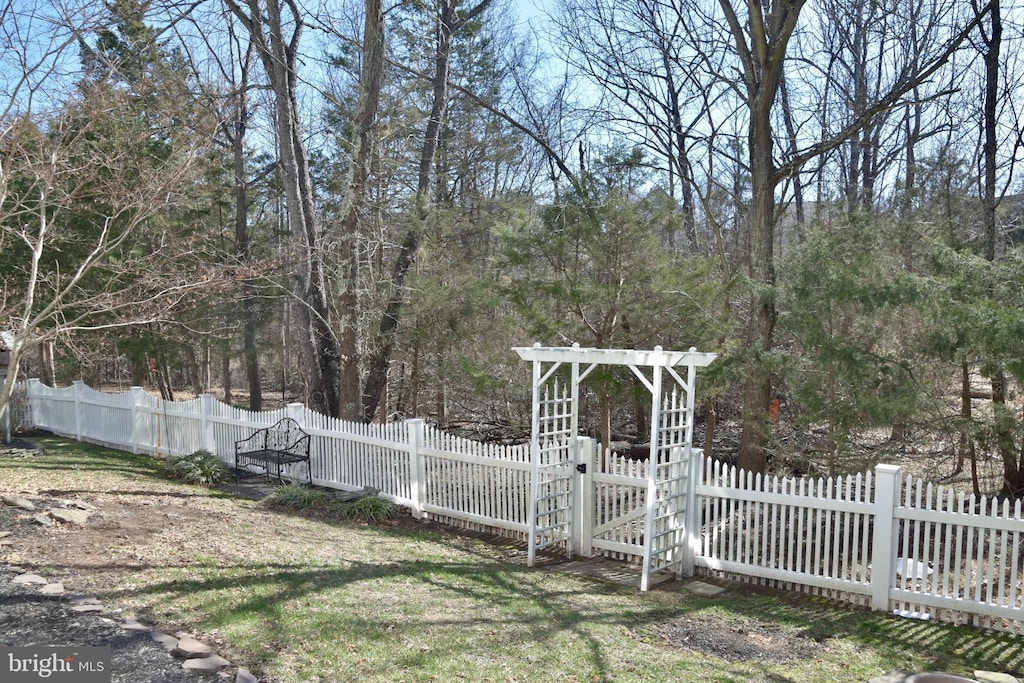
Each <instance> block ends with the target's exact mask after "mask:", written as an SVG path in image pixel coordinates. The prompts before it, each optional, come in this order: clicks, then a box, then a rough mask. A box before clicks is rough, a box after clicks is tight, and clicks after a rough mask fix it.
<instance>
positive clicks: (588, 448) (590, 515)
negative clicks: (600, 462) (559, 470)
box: [571, 436, 597, 557]
mask: <svg viewBox="0 0 1024 683" xmlns="http://www.w3.org/2000/svg"><path fill="white" fill-rule="evenodd" d="M596 449H597V441H595V440H594V439H591V438H589V437H586V436H581V437H578V438H577V439H576V457H575V458H574V460H575V466H576V472H577V474H576V479H575V481H574V482H573V483H574V484H575V486H576V495H575V497H574V502H575V507H574V509H573V513H572V515H573V516H572V543H571V547H572V551H573V553H575V554H577V555H580V556H581V557H592V556H593V554H594V545H593V541H594V463H595V462H596V461H597V459H596V458H595V457H594V451H595V450H596ZM581 468H582V469H581Z"/></svg>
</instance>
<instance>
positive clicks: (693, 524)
mask: <svg viewBox="0 0 1024 683" xmlns="http://www.w3.org/2000/svg"><path fill="white" fill-rule="evenodd" d="M685 467H686V481H685V482H684V484H683V486H684V489H683V505H685V506H686V508H685V511H684V513H683V548H682V552H681V553H680V555H679V569H678V572H677V578H680V579H681V578H683V577H684V576H693V572H694V567H695V566H696V565H695V561H696V558H697V551H698V550H699V549H700V538H701V523H700V505H698V502H697V484H699V483H700V482H701V477H703V475H704V451H703V450H701V449H699V448H687V449H686V465H685Z"/></svg>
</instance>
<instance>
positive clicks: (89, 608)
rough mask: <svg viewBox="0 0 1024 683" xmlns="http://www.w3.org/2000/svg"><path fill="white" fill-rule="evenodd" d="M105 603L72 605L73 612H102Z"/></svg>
mask: <svg viewBox="0 0 1024 683" xmlns="http://www.w3.org/2000/svg"><path fill="white" fill-rule="evenodd" d="M103 609H104V608H103V605H72V606H71V611H72V612H102V611H103Z"/></svg>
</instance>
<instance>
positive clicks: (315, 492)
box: [263, 484, 399, 522]
mask: <svg viewBox="0 0 1024 683" xmlns="http://www.w3.org/2000/svg"><path fill="white" fill-rule="evenodd" d="M263 502H264V503H266V504H267V505H273V506H276V507H282V508H286V509H288V510H300V511H304V512H315V513H321V514H327V515H331V516H333V517H341V518H344V519H361V520H363V521H365V522H381V521H383V520H386V519H394V518H395V517H397V516H398V512H399V507H398V506H397V505H395V504H394V503H392V502H391V501H390V500H387V499H385V498H381V497H380V496H377V495H364V496H362V497H360V498H358V499H355V500H340V499H339V498H338V497H337V496H335V495H334V494H332V493H331V492H330V491H326V490H324V489H315V488H310V487H309V486H302V485H299V484H291V485H288V486H279V487H278V488H276V489H274V490H273V491H271V493H270V495H268V496H267V497H266V498H265V499H264V501H263Z"/></svg>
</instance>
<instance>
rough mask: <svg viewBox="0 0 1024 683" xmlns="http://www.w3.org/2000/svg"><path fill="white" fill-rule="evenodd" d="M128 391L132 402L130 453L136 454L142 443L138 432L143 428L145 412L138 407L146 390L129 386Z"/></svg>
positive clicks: (139, 450)
mask: <svg viewBox="0 0 1024 683" xmlns="http://www.w3.org/2000/svg"><path fill="white" fill-rule="evenodd" d="M128 392H129V394H130V395H131V404H132V453H133V454H135V455H138V454H139V453H140V452H141V449H140V446H142V445H143V441H142V438H141V436H140V434H141V431H142V429H143V418H144V417H145V414H144V413H142V412H141V411H140V410H139V407H140V406H141V405H142V400H143V399H144V398H145V397H146V391H145V389H143V388H142V387H130V388H129V389H128Z"/></svg>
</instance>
